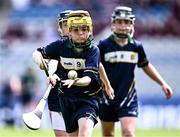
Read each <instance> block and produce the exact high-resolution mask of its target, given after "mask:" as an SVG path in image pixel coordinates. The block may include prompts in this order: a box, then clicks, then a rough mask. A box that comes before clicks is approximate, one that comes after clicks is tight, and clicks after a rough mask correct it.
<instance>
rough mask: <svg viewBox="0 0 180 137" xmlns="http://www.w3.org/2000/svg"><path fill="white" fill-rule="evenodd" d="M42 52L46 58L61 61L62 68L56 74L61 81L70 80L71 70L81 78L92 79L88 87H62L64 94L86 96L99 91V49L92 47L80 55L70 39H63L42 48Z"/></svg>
mask: <svg viewBox="0 0 180 137" xmlns="http://www.w3.org/2000/svg"><path fill="white" fill-rule="evenodd" d="M41 50H42V52H43V54H44V56H45V57H46V58H49V59H55V60H58V61H59V64H60V67H59V68H58V69H57V71H56V74H57V75H58V76H59V77H60V79H61V80H66V79H68V72H69V70H76V71H77V73H78V77H80V78H81V77H83V76H89V77H90V78H91V79H92V80H91V83H90V84H89V85H88V86H84V87H79V86H72V87H71V88H67V86H63V87H61V90H62V92H63V93H64V94H70V95H86V93H87V94H88V93H93V92H96V91H97V90H99V88H100V84H99V75H98V69H99V61H100V57H99V49H98V48H97V47H95V46H93V45H91V46H90V47H89V48H86V49H84V51H83V52H81V53H78V52H76V51H74V50H73V48H72V46H71V44H70V40H69V39H61V40H58V41H55V42H53V43H51V44H49V45H47V46H46V47H44V48H41Z"/></svg>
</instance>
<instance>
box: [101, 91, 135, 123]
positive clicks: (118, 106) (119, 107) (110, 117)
mask: <svg viewBox="0 0 180 137" xmlns="http://www.w3.org/2000/svg"><path fill="white" fill-rule="evenodd" d="M137 116H138V102H137V95H136V93H135V95H134V96H133V98H131V99H128V98H124V99H123V100H121V101H119V100H118V101H109V102H105V101H104V102H101V103H100V104H99V118H100V120H102V121H106V122H116V121H119V119H120V118H122V117H137Z"/></svg>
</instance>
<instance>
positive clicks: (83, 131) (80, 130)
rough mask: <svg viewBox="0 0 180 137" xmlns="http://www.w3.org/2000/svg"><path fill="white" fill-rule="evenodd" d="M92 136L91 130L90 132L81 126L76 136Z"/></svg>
mask: <svg viewBox="0 0 180 137" xmlns="http://www.w3.org/2000/svg"><path fill="white" fill-rule="evenodd" d="M91 134H92V130H90V129H89V128H88V127H86V126H83V127H81V128H79V133H78V135H79V136H81V137H90V136H91Z"/></svg>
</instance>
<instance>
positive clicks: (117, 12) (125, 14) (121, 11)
mask: <svg viewBox="0 0 180 137" xmlns="http://www.w3.org/2000/svg"><path fill="white" fill-rule="evenodd" d="M111 20H112V23H114V22H115V21H116V20H128V21H130V22H131V23H132V24H134V21H135V15H134V14H133V13H132V9H131V8H129V7H125V6H118V7H116V8H115V9H114V11H113V13H112V16H111ZM113 33H114V35H115V36H116V37H118V38H128V37H132V36H133V33H134V27H132V28H130V30H129V32H128V34H124V33H123V34H121V33H117V32H113Z"/></svg>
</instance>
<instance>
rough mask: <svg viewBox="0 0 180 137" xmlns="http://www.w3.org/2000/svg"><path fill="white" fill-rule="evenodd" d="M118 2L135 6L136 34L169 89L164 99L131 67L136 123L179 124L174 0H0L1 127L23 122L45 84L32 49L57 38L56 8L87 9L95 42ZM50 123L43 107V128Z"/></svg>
mask: <svg viewBox="0 0 180 137" xmlns="http://www.w3.org/2000/svg"><path fill="white" fill-rule="evenodd" d="M118 4H121V5H127V6H131V7H132V8H133V9H134V12H135V15H136V22H135V28H136V31H135V37H136V38H137V39H139V40H141V41H142V42H143V44H144V48H145V50H146V52H147V56H148V57H149V60H150V62H151V63H152V64H154V66H155V67H156V68H157V69H158V70H159V72H160V74H161V75H162V76H163V77H164V79H165V80H166V81H167V82H168V83H169V84H170V85H171V87H172V89H173V91H174V96H173V98H172V99H171V100H168V101H167V100H166V99H165V96H164V94H163V92H162V90H161V88H160V87H159V86H158V85H157V84H156V83H154V82H152V81H151V80H150V79H149V78H148V77H147V76H145V75H144V74H143V72H142V71H141V70H140V69H137V70H136V84H137V85H136V88H137V89H138V94H139V104H140V109H139V112H140V115H139V120H138V128H139V129H158V128H160V129H176V130H180V27H179V24H180V1H179V0H136V1H134V0H100V1H98V0H0V20H1V21H0V128H1V129H3V128H5V127H8V126H13V127H15V128H25V126H24V124H23V123H22V119H21V115H22V113H23V112H28V111H31V110H33V108H34V107H35V105H36V104H37V102H38V101H39V99H40V97H41V96H42V94H43V91H44V90H45V88H46V79H45V75H44V74H43V72H42V71H40V70H39V68H37V66H36V65H34V64H33V62H32V58H31V54H32V51H33V50H35V49H36V48H37V47H40V46H46V44H47V43H49V42H52V41H54V40H56V39H57V38H58V32H57V24H56V16H57V14H58V13H59V12H60V11H63V10H67V9H84V10H88V11H89V12H90V14H91V16H92V18H93V23H94V36H95V41H96V43H97V42H98V41H99V40H100V39H103V38H105V37H107V36H108V35H109V33H110V16H111V13H112V10H113V8H114V7H115V6H117V5H118ZM46 110H47V108H46ZM49 128H50V123H49V117H48V111H45V114H44V115H43V121H42V129H49ZM97 128H99V125H98V126H97Z"/></svg>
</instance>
